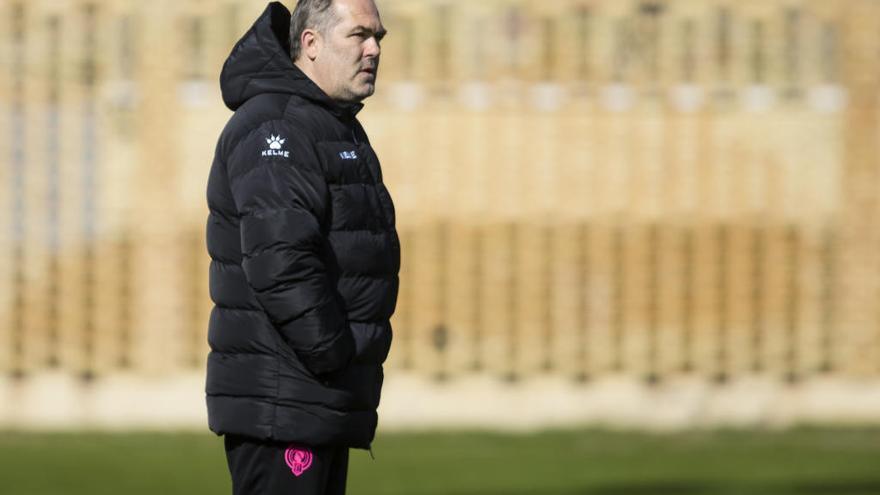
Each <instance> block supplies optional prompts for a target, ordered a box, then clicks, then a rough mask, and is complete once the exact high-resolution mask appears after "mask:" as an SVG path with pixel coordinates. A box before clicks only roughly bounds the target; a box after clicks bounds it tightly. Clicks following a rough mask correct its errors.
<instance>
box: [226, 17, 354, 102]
mask: <svg viewBox="0 0 880 495" xmlns="http://www.w3.org/2000/svg"><path fill="white" fill-rule="evenodd" d="M289 29H290V11H289V10H287V7H285V6H284V5H282V4H281V3H280V2H271V3H269V5H267V6H266V9H265V10H264V11H263V13H262V14H261V15H260V17H258V18H257V20H256V21H255V22H254V24H253V26H251V28H250V29H248V31H247V32H246V33H245V34H244V36H242V38H241V39H240V40H238V42H237V43H236V44H235V46H234V47H233V48H232V52H231V53H230V54H229V57H227V58H226V62H225V63H224V64H223V70H222V71H221V73H220V89H221V91H222V93H223V102H224V103H225V104H226V106H227V107H228V108H229V109H230V110H233V111H235V110H236V109H238V108H239V107H240V106H242V105H243V104H244V103H245V102H246V101H248V100H249V99H251V98H253V97H255V96H257V95H260V94H263V93H282V94H285V93H286V94H293V95H297V96H301V97H303V98H305V99H307V100H310V101H312V102H314V103H316V104H319V105H321V106H323V107H325V108H327V109H328V110H330V112H331V113H333V114H334V115H336V116H337V117H350V116H354V115H355V114H357V112H358V111H360V109H361V108H362V107H363V105H362V104H361V103H342V102H337V101H335V100H333V99H332V98H330V97H329V96H327V94H326V93H324V91H322V90H321V88H319V87H318V85H317V84H315V83H314V82H313V81H312V80H311V79H309V78H308V76H306V75H305V74H304V73H303V72H302V71H301V70H300V69H299V68H298V67H297V66H296V65H294V64H293V62H292V61H291V60H290V40H289V38H288V36H289V34H288V33H289Z"/></svg>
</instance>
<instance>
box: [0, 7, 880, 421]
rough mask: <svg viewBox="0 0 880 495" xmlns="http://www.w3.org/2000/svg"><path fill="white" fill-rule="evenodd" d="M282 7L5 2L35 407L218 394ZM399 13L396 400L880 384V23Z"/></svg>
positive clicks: (628, 11)
mask: <svg viewBox="0 0 880 495" xmlns="http://www.w3.org/2000/svg"><path fill="white" fill-rule="evenodd" d="M288 6H289V7H290V4H289V3H288ZM264 7H265V4H264V3H262V2H255V1H212V2H208V1H198V0H189V1H170V0H155V1H152V2H130V1H122V0H120V1H113V0H106V1H91V2H89V1H73V0H71V1H64V0H54V1H49V0H41V1H34V0H30V1H26V2H25V1H15V0H2V2H0V25H2V28H0V50H2V52H0V56H2V62H0V64H2V65H0V68H2V70H0V156H2V157H3V158H2V163H3V167H2V169H0V177H2V181H0V184H2V185H3V189H2V193H0V200H2V208H0V232H2V235H0V281H2V282H0V341H2V345H0V373H2V374H3V375H4V378H3V380H4V383H7V384H10V383H11V384H14V385H9V387H13V388H15V390H18V389H20V388H21V387H27V383H28V381H29V380H34V379H35V378H34V377H40V376H43V375H45V374H47V373H49V374H54V375H63V376H65V377H67V378H66V379H69V380H72V381H67V382H64V383H68V384H75V385H71V386H76V387H87V386H88V384H89V383H93V382H95V381H98V382H100V381H101V380H102V379H107V378H112V377H114V376H117V375H127V376H128V375H135V376H140V377H153V378H157V379H159V378H162V377H174V376H178V375H182V374H187V373H189V374H191V375H193V376H200V374H201V373H202V369H203V366H204V362H205V355H206V352H207V349H206V344H205V337H206V335H205V334H206V327H207V320H208V314H209V311H210V307H211V306H210V300H209V297H208V293H207V261H208V257H207V253H206V250H205V246H204V224H205V219H206V215H207V208H206V202H205V198H204V190H205V184H206V179H207V172H208V167H209V165H210V162H211V158H212V154H213V149H214V145H215V142H216V138H217V136H218V134H219V131H220V129H221V128H222V126H223V125H224V123H225V120H226V119H227V118H228V116H229V113H230V112H229V111H228V110H227V109H225V108H224V107H223V105H222V102H221V99H220V94H219V88H218V85H217V77H218V74H219V70H220V67H221V65H222V62H223V60H224V58H225V56H226V55H227V54H228V52H229V50H230V48H231V46H232V44H233V43H234V42H235V41H236V40H237V39H238V37H239V36H241V34H242V33H243V32H244V31H245V30H246V29H247V27H248V26H249V24H250V23H251V22H252V21H253V19H254V18H255V17H256V16H257V15H258V14H259V13H260V12H261V11H262V9H263V8H264ZM380 8H381V11H382V15H383V20H384V22H385V24H386V26H387V27H388V29H389V32H390V34H389V36H388V38H387V39H386V42H385V43H384V45H383V59H382V60H383V62H382V69H381V73H380V78H379V89H378V91H377V94H376V95H375V96H374V97H373V98H371V99H370V100H368V101H367V107H366V109H365V110H364V112H363V113H361V120H362V122H363V123H364V125H365V127H366V129H367V131H368V133H369V134H370V136H371V140H372V142H373V144H374V147H375V148H376V150H377V152H378V154H379V156H380V158H381V159H382V161H383V168H384V173H385V180H386V182H387V184H388V186H389V189H390V190H391V192H392V195H393V197H394V199H395V202H396V205H397V209H398V219H399V230H400V234H401V238H402V246H403V269H402V273H401V293H400V300H399V305H398V311H397V314H396V315H395V318H394V321H393V324H394V329H395V344H394V348H393V351H392V354H391V356H390V358H389V362H388V367H387V373H388V375H389V377H394V376H398V375H404V374H407V375H409V374H412V375H415V376H420V377H425V378H426V379H430V380H437V381H441V382H443V381H451V382H455V381H456V380H465V379H467V378H468V377H471V376H476V375H479V376H488V377H491V378H492V379H493V380H495V379H497V382H498V383H499V384H501V383H505V382H509V383H518V382H520V381H522V380H527V379H528V378H530V377H535V376H548V377H553V378H558V379H560V380H564V381H568V382H571V383H574V384H578V383H584V384H589V383H591V382H593V381H595V380H597V379H601V378H602V377H607V376H625V377H631V378H632V379H633V380H636V381H638V382H641V383H644V384H646V386H649V387H650V386H656V385H658V384H662V383H664V381H667V380H672V379H675V378H676V377H682V376H685V377H690V378H695V379H699V380H701V381H704V382H706V383H709V384H712V383H714V384H718V385H723V384H725V383H729V382H731V381H735V380H737V379H738V378H741V377H754V376H760V377H763V378H766V379H768V380H771V381H773V382H778V383H789V384H794V385H796V384H799V383H811V382H815V381H817V380H823V379H825V378H827V377H833V378H839V379H844V380H849V381H853V380H854V381H857V382H866V381H868V382H870V383H875V382H874V380H876V379H877V378H880V319H878V316H880V312H878V309H877V308H878V306H877V302H878V300H880V284H878V282H880V266H878V257H877V248H878V235H877V234H878V232H880V231H878V218H877V213H878V204H877V190H878V185H880V181H878V180H877V179H878V176H877V172H878V165H880V162H878V142H877V141H878V140H877V138H878V131H880V129H878V125H877V116H878V113H877V112H878V109H877V92H878V85H877V82H878V80H877V79H878V75H880V70H878V69H880V67H878V65H880V64H878V56H877V53H878V49H880V39H878V38H880V2H877V1H874V0H846V1H839V2H827V1H819V0H816V1H804V0H801V1H797V0H790V1H781V0H780V1H768V0H760V1H759V0H749V1H738V2H728V1H722V0H718V1H705V0H670V1H613V2H612V1H601V0H594V1H589V0H555V1H542V2H539V1H512V0H493V1H480V2H466V1H440V0H437V1H428V0H425V1H421V0H419V1H417V0H385V1H381V2H380ZM585 386H586V385H585ZM10 394H11V395H9V397H15V395H14V394H12V393H11V392H10ZM9 400H13V399H9ZM3 407H4V405H3V404H0V409H2V408H3ZM7 407H8V406H7ZM844 407H845V404H844Z"/></svg>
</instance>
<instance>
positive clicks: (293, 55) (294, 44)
mask: <svg viewBox="0 0 880 495" xmlns="http://www.w3.org/2000/svg"><path fill="white" fill-rule="evenodd" d="M331 7H333V0H299V2H297V4H296V7H294V9H293V13H292V14H290V59H291V60H293V61H294V62H295V61H296V60H297V59H298V58H299V56H300V52H302V43H301V42H300V38H301V37H302V33H303V31H305V30H306V29H316V30H318V32H320V33H322V34H323V33H326V32H327V30H328V29H330V28H332V27H333V26H335V25H336V22H337V21H338V19H337V16H336V11H334V10H333V9H332V8H331Z"/></svg>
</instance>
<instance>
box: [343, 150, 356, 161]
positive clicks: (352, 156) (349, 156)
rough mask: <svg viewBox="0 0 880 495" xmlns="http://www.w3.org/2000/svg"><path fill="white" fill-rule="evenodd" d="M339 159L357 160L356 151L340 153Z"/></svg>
mask: <svg viewBox="0 0 880 495" xmlns="http://www.w3.org/2000/svg"><path fill="white" fill-rule="evenodd" d="M339 158H342V159H343V160H357V158H358V154H357V152H356V151H340V152H339Z"/></svg>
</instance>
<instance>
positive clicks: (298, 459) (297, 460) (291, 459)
mask: <svg viewBox="0 0 880 495" xmlns="http://www.w3.org/2000/svg"><path fill="white" fill-rule="evenodd" d="M284 461H285V462H287V467H289V468H290V471H291V472H293V475H294V476H296V477H299V476H300V475H301V474H303V473H304V472H306V470H307V469H308V468H310V467H311V466H312V451H311V450H309V449H307V448H305V447H300V446H298V445H290V446H289V447H287V450H285V451H284Z"/></svg>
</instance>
